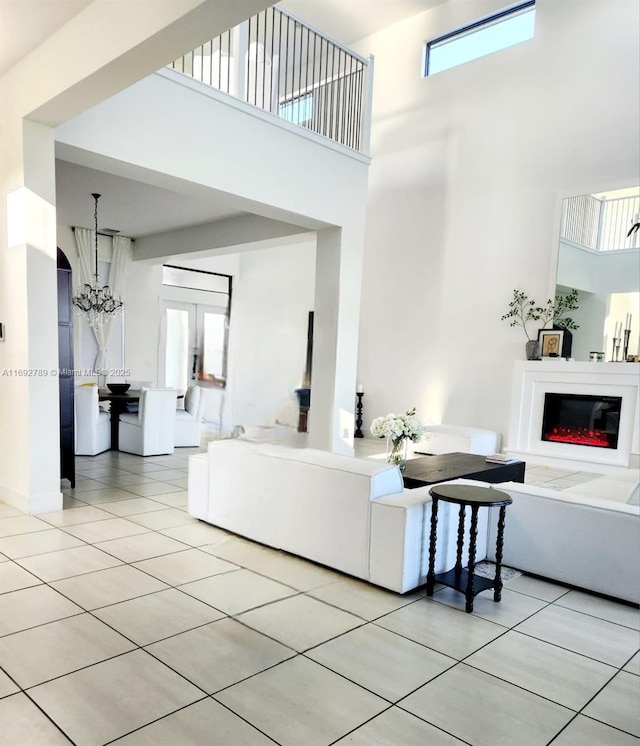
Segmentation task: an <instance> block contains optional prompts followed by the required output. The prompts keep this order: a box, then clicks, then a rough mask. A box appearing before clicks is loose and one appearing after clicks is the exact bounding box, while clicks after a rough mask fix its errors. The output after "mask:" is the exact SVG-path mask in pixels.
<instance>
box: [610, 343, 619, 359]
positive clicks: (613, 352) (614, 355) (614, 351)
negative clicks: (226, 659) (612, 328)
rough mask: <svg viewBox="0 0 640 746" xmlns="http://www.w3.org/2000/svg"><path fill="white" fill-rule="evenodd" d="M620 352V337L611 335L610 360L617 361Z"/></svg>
mask: <svg viewBox="0 0 640 746" xmlns="http://www.w3.org/2000/svg"><path fill="white" fill-rule="evenodd" d="M619 354H620V337H613V347H612V348H611V362H612V363H618V362H620V361H619V360H618V356H619Z"/></svg>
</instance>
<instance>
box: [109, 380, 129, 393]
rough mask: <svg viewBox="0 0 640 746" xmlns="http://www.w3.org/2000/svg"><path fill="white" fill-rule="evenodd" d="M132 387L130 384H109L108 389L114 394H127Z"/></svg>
mask: <svg viewBox="0 0 640 746" xmlns="http://www.w3.org/2000/svg"><path fill="white" fill-rule="evenodd" d="M130 385H131V384H129V383H108V384H107V388H108V389H109V391H110V392H111V393H112V394H126V393H127V391H128V390H129V386H130Z"/></svg>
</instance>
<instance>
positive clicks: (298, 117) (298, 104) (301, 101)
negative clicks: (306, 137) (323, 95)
mask: <svg viewBox="0 0 640 746" xmlns="http://www.w3.org/2000/svg"><path fill="white" fill-rule="evenodd" d="M279 115H280V116H281V117H282V119H286V120H287V121H288V122H293V123H294V124H304V123H305V122H310V121H311V119H312V117H313V94H312V93H306V94H304V95H302V96H297V97H296V98H293V99H290V100H289V101H287V102H285V103H282V104H280V111H279Z"/></svg>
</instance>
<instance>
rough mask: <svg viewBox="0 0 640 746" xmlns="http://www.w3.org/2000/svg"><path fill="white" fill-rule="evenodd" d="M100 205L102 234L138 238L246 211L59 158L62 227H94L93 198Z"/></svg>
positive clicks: (228, 201)
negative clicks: (108, 230)
mask: <svg viewBox="0 0 640 746" xmlns="http://www.w3.org/2000/svg"><path fill="white" fill-rule="evenodd" d="M93 192H97V193H98V194H100V195H102V196H101V198H100V200H99V202H98V230H101V231H102V230H104V229H105V228H112V229H114V230H117V231H120V233H122V235H123V236H130V237H131V238H139V237H140V236H145V235H149V234H153V233H162V232H164V231H168V230H173V229H175V228H183V227H186V226H190V225H198V224H200V223H208V222H211V221H213V220H220V219H221V218H226V217H231V216H233V215H239V214H241V213H242V212H243V210H242V209H240V207H239V206H238V204H237V203H235V202H234V201H233V198H232V197H231V196H230V195H225V194H220V193H218V192H210V190H209V191H206V192H203V196H201V197H200V196H194V195H192V194H183V193H180V192H176V191H173V190H169V189H163V188H162V187H158V186H152V185H150V184H144V183H142V182H141V181H136V180H134V179H130V178H125V177H123V176H114V175H113V174H109V173H105V172H104V171H97V170H95V169H92V168H87V167H86V166H79V165H76V164H74V163H69V162H68V161H62V160H59V159H56V211H57V222H58V223H59V224H60V225H76V226H79V227H80V228H93V226H94V217H93V207H94V203H93V197H92V196H91V194H92V193H93Z"/></svg>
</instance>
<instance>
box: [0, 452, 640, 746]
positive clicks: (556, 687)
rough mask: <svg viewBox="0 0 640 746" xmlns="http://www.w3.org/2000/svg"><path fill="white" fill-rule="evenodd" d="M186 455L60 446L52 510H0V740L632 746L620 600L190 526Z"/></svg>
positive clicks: (130, 745)
mask: <svg viewBox="0 0 640 746" xmlns="http://www.w3.org/2000/svg"><path fill="white" fill-rule="evenodd" d="M193 450H197V449H180V450H178V451H176V453H175V455H174V456H166V457H159V458H154V457H148V458H144V459H143V458H138V457H135V456H129V455H126V454H121V453H111V452H109V453H105V454H102V455H100V456H96V457H94V458H85V457H80V458H78V459H77V468H78V473H79V475H80V476H79V478H78V482H77V485H76V489H75V490H70V489H66V490H65V510H64V511H60V512H57V513H49V514H45V515H40V516H37V517H33V516H24V515H22V514H19V513H18V511H16V510H14V509H13V508H11V507H9V506H7V505H2V504H0V743H1V744H2V746H57V745H58V744H69V743H73V744H78V746H85V745H87V746H93V745H96V746H97V745H99V744H107V743H115V744H118V746H157V745H158V744H160V745H165V746H211V745H212V744H216V746H226V745H229V746H267V745H268V744H274V743H276V744H282V745H283V746H316V745H317V746H321V745H322V746H324V745H327V746H328V744H340V745H341V746H347V744H349V745H350V746H370V745H372V744H378V745H383V746H418V745H420V746H422V745H425V746H445V745H446V746H454V745H455V744H471V745H472V746H529V745H531V746H538V745H539V746H543V745H544V744H550V743H553V744H554V746H597V745H601V746H631V744H635V745H636V746H638V743H639V737H640V654H639V652H638V650H639V647H640V640H639V637H640V633H639V629H640V612H639V611H638V609H636V608H632V607H630V606H626V605H624V604H619V603H615V602H613V601H609V600H605V599H602V598H598V597H595V596H591V595H588V594H585V593H580V592H577V591H573V590H570V589H567V588H564V587H562V586H559V585H556V584H552V583H548V582H544V581H542V580H539V579H537V578H531V577H528V576H526V575H522V576H520V577H518V578H516V579H514V580H512V581H511V582H509V583H508V584H507V585H506V586H505V589H504V592H503V599H502V602H501V603H500V604H494V603H493V601H492V600H491V599H490V597H489V598H485V595H486V594H483V595H481V596H479V597H478V598H477V599H476V605H475V611H474V613H473V614H465V613H464V611H461V610H460V608H459V607H460V597H459V595H458V594H456V593H454V592H453V591H451V590H449V589H442V590H440V591H438V592H437V593H436V595H435V596H434V598H433V599H427V598H426V597H425V596H424V591H423V590H421V591H419V592H417V593H414V594H409V595H407V596H398V595H396V594H393V593H389V592H386V591H383V590H381V589H379V588H375V587H373V586H370V585H367V584H365V583H361V582H358V581H355V580H353V579H350V578H348V577H346V576H344V575H341V574H340V573H337V572H333V571H331V570H328V569H327V568H323V567H319V566H317V565H314V564H312V563H310V562H306V561H304V560H301V559H299V558H295V557H291V556H289V555H286V554H284V553H282V552H278V551H275V550H271V549H268V548H266V547H263V546H260V545H256V544H253V543H251V542H248V541H245V540H243V539H241V538H238V537H235V536H233V535H231V534H228V533H226V532H224V531H221V530H219V529H216V528H214V527H212V526H208V525H206V524H204V523H201V522H199V521H195V520H193V519H191V518H190V517H189V516H188V515H187V513H186V477H187V457H188V454H189V453H190V452H192V451H193ZM529 474H530V479H535V480H536V481H547V482H551V481H553V480H562V479H565V480H566V479H569V480H573V481H574V482H575V480H576V479H585V478H586V477H584V475H580V474H578V475H567V474H559V475H558V474H555V473H554V474H552V473H551V472H550V471H545V467H536V468H535V469H530V472H529ZM591 476H593V475H591ZM560 486H561V485H560Z"/></svg>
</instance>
